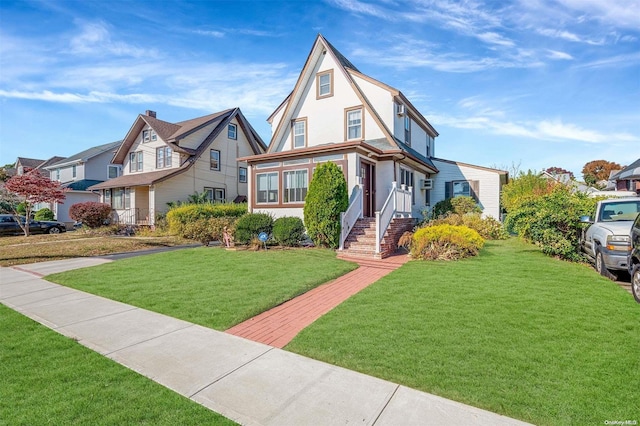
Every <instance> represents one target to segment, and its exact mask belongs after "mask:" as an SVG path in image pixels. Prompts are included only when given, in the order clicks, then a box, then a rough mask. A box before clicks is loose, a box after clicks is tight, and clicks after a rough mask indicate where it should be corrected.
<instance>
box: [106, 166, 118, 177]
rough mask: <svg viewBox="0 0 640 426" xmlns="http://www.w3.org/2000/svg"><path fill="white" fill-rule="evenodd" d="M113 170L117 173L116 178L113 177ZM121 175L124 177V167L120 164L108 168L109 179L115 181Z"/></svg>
mask: <svg viewBox="0 0 640 426" xmlns="http://www.w3.org/2000/svg"><path fill="white" fill-rule="evenodd" d="M111 170H115V171H116V175H115V176H114V177H111ZM121 175H122V166H120V165H118V164H109V165H108V166H107V179H114V178H117V177H118V176H121Z"/></svg>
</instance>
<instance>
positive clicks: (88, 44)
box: [69, 21, 157, 58]
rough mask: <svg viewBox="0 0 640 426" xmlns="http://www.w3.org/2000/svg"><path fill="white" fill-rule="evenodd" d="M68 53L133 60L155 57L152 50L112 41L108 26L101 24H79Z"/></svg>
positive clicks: (155, 53)
mask: <svg viewBox="0 0 640 426" xmlns="http://www.w3.org/2000/svg"><path fill="white" fill-rule="evenodd" d="M69 47H70V53H72V54H76V55H91V56H105V55H106V54H111V55H115V56H130V57H134V58H141V57H153V56H156V55H157V52H156V51H155V50H154V49H149V48H142V47H136V46H133V45H130V44H128V43H125V42H122V41H114V40H112V38H111V34H110V32H109V26H108V25H107V24H106V23H104V22H102V21H96V22H81V23H80V34H78V35H76V36H74V37H72V38H71V40H70V41H69Z"/></svg>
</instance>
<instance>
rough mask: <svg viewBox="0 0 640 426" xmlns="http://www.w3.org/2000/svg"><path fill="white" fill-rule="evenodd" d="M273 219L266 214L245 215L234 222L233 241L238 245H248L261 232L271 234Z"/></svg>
mask: <svg viewBox="0 0 640 426" xmlns="http://www.w3.org/2000/svg"><path fill="white" fill-rule="evenodd" d="M272 228H273V217H271V215H270V214H267V213H246V214H245V215H244V216H242V217H240V219H238V221H237V222H236V229H235V233H234V239H235V240H236V242H238V243H240V244H248V243H250V242H251V240H252V239H254V238H257V237H258V235H259V234H260V233H261V232H266V233H267V234H271V230H272Z"/></svg>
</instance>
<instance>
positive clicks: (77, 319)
mask: <svg viewBox="0 0 640 426" xmlns="http://www.w3.org/2000/svg"><path fill="white" fill-rule="evenodd" d="M108 261H109V260H105V259H99V258H86V259H73V260H64V261H53V262H44V263H40V264H33V265H21V266H20V267H14V268H1V269H0V302H2V303H3V304H5V305H7V306H9V307H11V308H13V309H15V310H16V311H18V312H20V313H22V314H23V315H26V316H28V317H30V318H32V319H34V320H36V321H38V322H40V323H42V324H44V325H46V326H47V327H49V328H51V329H53V330H55V331H57V332H59V333H61V334H63V335H65V336H68V337H71V338H74V339H77V340H78V341H79V342H80V343H81V344H83V345H85V346H87V347H89V348H91V349H93V350H95V351H97V352H99V353H101V354H102V355H104V356H106V357H108V358H111V359H113V360H115V361H116V362H118V363H120V364H122V365H124V366H126V367H129V368H131V369H132V370H135V371H137V372H139V373H140V374H143V375H144V376H147V377H149V378H150V379H152V380H154V381H156V382H158V383H160V384H162V385H164V386H166V387H168V388H170V389H173V390H174V391H176V392H178V393H180V394H182V395H184V396H186V397H188V398H190V399H192V400H194V401H196V402H198V403H200V404H202V405H204V406H206V407H208V408H210V409H211V410H214V411H216V412H218V413H221V414H222V415H224V416H226V417H228V418H230V419H232V420H235V421H237V422H239V423H241V424H247V425H332V424H347V423H359V424H367V425H373V424H375V425H393V426H396V425H442V424H447V425H524V424H526V423H523V422H520V421H518V420H514V419H510V418H508V417H504V416H500V415H497V414H494V413H491V412H488V411H484V410H480V409H478V408H474V407H471V406H468V405H464V404H460V403H458V402H454V401H450V400H447V399H444V398H440V397H437V396H434V395H430V394H427V393H424V392H420V391H416V390H413V389H410V388H407V387H404V386H400V385H397V384H395V383H391V382H388V381H384V380H380V379H377V378H374V377H371V376H367V375H364V374H361V373H357V372H354V371H351V370H346V369H344V368H340V367H336V366H333V365H329V364H326V363H323V362H319V361H316V360H312V359H310V358H306V357H303V356H299V355H295V354H292V353H289V352H286V351H283V350H280V349H276V348H273V347H271V346H267V345H264V344H261V343H256V342H252V341H249V340H246V339H243V338H240V337H236V336H233V335H229V334H226V333H223V332H219V331H215V330H212V329H208V328H205V327H201V326H198V325H194V324H191V323H188V322H185V321H181V320H177V319H175V318H171V317H168V316H165V315H161V314H157V313H154V312H151V311H147V310H144V309H140V308H136V307H134V306H130V305H127V304H124V303H119V302H115V301H112V300H109V299H105V298H103V297H99V296H94V295H91V294H88V293H84V292H82V291H78V290H73V289H70V288H66V287H63V286H59V285H57V284H53V283H50V282H47V281H45V280H43V279H41V278H40V277H42V276H43V275H47V274H50V273H54V272H61V271H64V270H68V269H75V268H79V267H84V266H93V265H96V264H100V263H104V262H108Z"/></svg>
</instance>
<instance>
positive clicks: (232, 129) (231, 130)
mask: <svg viewBox="0 0 640 426" xmlns="http://www.w3.org/2000/svg"><path fill="white" fill-rule="evenodd" d="M237 132H238V128H237V127H236V125H235V124H229V127H228V128H227V137H228V138H229V139H238V133H237Z"/></svg>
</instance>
